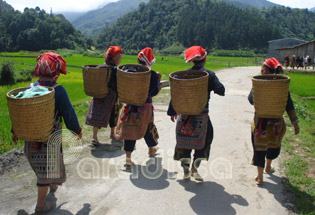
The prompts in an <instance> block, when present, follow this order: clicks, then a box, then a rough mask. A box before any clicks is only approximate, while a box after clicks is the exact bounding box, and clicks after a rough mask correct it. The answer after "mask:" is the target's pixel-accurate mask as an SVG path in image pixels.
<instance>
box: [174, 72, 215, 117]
mask: <svg viewBox="0 0 315 215" xmlns="http://www.w3.org/2000/svg"><path fill="white" fill-rule="evenodd" d="M169 78H170V88H171V99H172V104H173V108H174V110H175V111H176V113H178V114H185V115H198V114H200V113H201V112H202V110H203V109H204V108H205V106H206V104H207V100H208V80H209V74H208V73H207V72H205V71H199V70H185V71H178V72H173V73H171V74H170V76H169Z"/></svg>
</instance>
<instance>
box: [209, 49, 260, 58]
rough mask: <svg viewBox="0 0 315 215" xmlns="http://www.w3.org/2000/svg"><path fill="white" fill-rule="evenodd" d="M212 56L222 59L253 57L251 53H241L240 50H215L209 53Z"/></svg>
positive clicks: (253, 54)
mask: <svg viewBox="0 0 315 215" xmlns="http://www.w3.org/2000/svg"><path fill="white" fill-rule="evenodd" d="M211 54H212V55H213V56H222V57H255V56H256V55H255V53H254V52H253V51H242V50H216V51H214V52H212V53H211Z"/></svg>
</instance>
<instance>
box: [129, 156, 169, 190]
mask: <svg viewBox="0 0 315 215" xmlns="http://www.w3.org/2000/svg"><path fill="white" fill-rule="evenodd" d="M173 175H174V173H170V172H168V171H167V170H166V169H163V167H162V158H160V157H154V158H150V159H149V160H148V161H147V162H146V165H144V166H141V165H136V166H134V167H133V168H132V170H131V175H130V180H131V183H132V184H133V185H135V186H136V187H138V188H141V189H145V190H162V189H165V188H167V187H168V186H169V185H170V183H169V182H168V181H167V179H170V178H172V177H173Z"/></svg>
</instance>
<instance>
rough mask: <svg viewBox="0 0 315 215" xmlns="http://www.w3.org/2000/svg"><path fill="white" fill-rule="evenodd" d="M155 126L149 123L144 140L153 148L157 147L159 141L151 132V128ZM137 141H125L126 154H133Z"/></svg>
mask: <svg viewBox="0 0 315 215" xmlns="http://www.w3.org/2000/svg"><path fill="white" fill-rule="evenodd" d="M152 126H153V123H152V122H151V123H149V126H148V128H147V131H146V132H145V134H144V137H143V138H144V140H145V142H146V144H147V145H148V147H153V146H156V145H157V141H156V140H155V139H154V137H153V134H152V132H151V127H152ZM135 145H136V140H125V141H124V150H125V151H126V152H133V150H134V149H135Z"/></svg>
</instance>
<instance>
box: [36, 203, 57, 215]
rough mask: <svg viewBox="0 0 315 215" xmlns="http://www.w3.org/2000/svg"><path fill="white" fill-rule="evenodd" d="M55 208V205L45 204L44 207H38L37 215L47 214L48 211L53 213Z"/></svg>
mask: <svg viewBox="0 0 315 215" xmlns="http://www.w3.org/2000/svg"><path fill="white" fill-rule="evenodd" d="M55 207H56V206H55V204H47V203H45V204H44V207H38V206H36V208H35V214H42V213H45V212H47V211H51V210H52V209H54V208H55Z"/></svg>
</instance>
